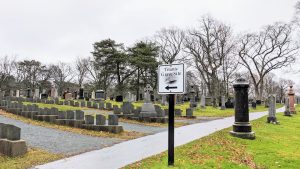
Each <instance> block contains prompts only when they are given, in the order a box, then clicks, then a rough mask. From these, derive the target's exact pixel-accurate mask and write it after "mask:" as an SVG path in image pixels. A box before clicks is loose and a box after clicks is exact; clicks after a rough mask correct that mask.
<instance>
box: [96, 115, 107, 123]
mask: <svg viewBox="0 0 300 169" xmlns="http://www.w3.org/2000/svg"><path fill="white" fill-rule="evenodd" d="M105 124H106V117H105V116H104V115H102V114H97V115H96V125H105Z"/></svg>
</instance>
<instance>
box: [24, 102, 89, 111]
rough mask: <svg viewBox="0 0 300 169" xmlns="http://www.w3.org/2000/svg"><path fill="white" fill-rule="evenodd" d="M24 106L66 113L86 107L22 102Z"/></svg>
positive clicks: (85, 108)
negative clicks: (53, 108)
mask: <svg viewBox="0 0 300 169" xmlns="http://www.w3.org/2000/svg"><path fill="white" fill-rule="evenodd" d="M23 104H24V105H28V104H29V105H30V104H36V105H37V106H39V107H40V108H52V107H55V108H57V109H58V110H59V111H66V110H87V109H89V108H87V107H73V106H67V105H57V104H45V103H31V102H23Z"/></svg>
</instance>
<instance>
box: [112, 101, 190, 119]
mask: <svg viewBox="0 0 300 169" xmlns="http://www.w3.org/2000/svg"><path fill="white" fill-rule="evenodd" d="M154 108H155V111H156V117H166V116H168V114H169V110H168V109H162V108H161V107H160V106H159V105H154ZM193 111H194V109H192V108H188V109H186V117H193ZM113 112H114V114H117V115H119V114H123V115H133V116H134V117H140V112H141V107H137V108H134V106H133V104H132V103H130V102H124V103H123V105H122V106H121V108H119V106H117V105H114V106H113ZM175 116H182V111H181V110H180V109H175Z"/></svg>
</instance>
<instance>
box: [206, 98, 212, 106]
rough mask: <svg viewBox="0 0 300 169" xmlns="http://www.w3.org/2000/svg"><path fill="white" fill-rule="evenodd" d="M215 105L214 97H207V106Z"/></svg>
mask: <svg viewBox="0 0 300 169" xmlns="http://www.w3.org/2000/svg"><path fill="white" fill-rule="evenodd" d="M212 105H213V98H212V97H210V96H206V97H205V106H212Z"/></svg>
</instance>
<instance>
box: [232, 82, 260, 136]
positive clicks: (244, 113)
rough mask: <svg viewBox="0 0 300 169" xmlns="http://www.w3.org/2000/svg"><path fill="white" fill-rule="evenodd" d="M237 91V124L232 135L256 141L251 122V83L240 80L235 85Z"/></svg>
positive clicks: (235, 123)
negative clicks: (249, 89) (249, 93)
mask: <svg viewBox="0 0 300 169" xmlns="http://www.w3.org/2000/svg"><path fill="white" fill-rule="evenodd" d="M233 88H234V91H235V99H236V104H235V122H234V124H233V126H232V127H233V130H232V131H231V132H230V134H231V135H232V136H234V137H239V138H243V139H251V140H253V139H255V133H254V132H252V126H251V124H250V122H249V108H248V88H249V83H248V82H247V81H246V80H245V79H238V80H237V81H236V83H235V84H234V85H233Z"/></svg>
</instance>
